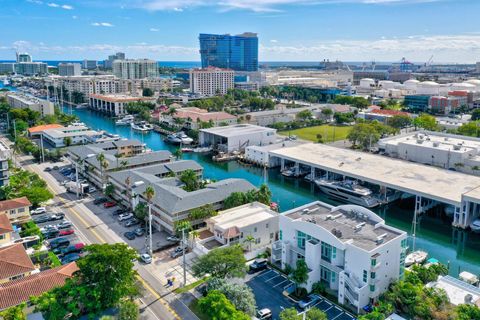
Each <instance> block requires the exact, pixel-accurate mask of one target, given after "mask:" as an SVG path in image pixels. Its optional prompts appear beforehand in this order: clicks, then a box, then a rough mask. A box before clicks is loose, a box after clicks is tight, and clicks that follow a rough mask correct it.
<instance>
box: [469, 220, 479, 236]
mask: <svg viewBox="0 0 480 320" xmlns="http://www.w3.org/2000/svg"><path fill="white" fill-rule="evenodd" d="M470 229H471V230H472V231H473V232H475V233H480V219H475V220H473V222H472V223H470Z"/></svg>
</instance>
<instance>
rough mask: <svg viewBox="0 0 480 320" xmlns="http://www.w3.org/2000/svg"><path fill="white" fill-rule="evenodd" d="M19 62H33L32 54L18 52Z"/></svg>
mask: <svg viewBox="0 0 480 320" xmlns="http://www.w3.org/2000/svg"><path fill="white" fill-rule="evenodd" d="M17 62H32V56H31V55H29V54H28V53H18V52H17Z"/></svg>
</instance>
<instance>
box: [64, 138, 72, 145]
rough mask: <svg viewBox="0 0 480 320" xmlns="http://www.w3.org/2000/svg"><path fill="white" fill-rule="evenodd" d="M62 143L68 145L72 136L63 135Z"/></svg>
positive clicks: (70, 143)
mask: <svg viewBox="0 0 480 320" xmlns="http://www.w3.org/2000/svg"><path fill="white" fill-rule="evenodd" d="M63 144H64V145H65V146H66V147H70V146H71V145H72V137H65V138H63Z"/></svg>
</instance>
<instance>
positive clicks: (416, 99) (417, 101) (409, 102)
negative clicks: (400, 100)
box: [404, 94, 430, 111]
mask: <svg viewBox="0 0 480 320" xmlns="http://www.w3.org/2000/svg"><path fill="white" fill-rule="evenodd" d="M429 103H430V96H428V95H418V94H414V95H406V96H405V99H404V104H405V105H406V106H407V107H408V108H410V109H413V110H418V111H425V110H427V109H428V105H429Z"/></svg>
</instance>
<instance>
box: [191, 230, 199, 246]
mask: <svg viewBox="0 0 480 320" xmlns="http://www.w3.org/2000/svg"><path fill="white" fill-rule="evenodd" d="M199 236H200V232H198V230H193V231H192V232H190V237H192V248H193V246H194V244H195V242H196V240H197V238H198V237H199Z"/></svg>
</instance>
